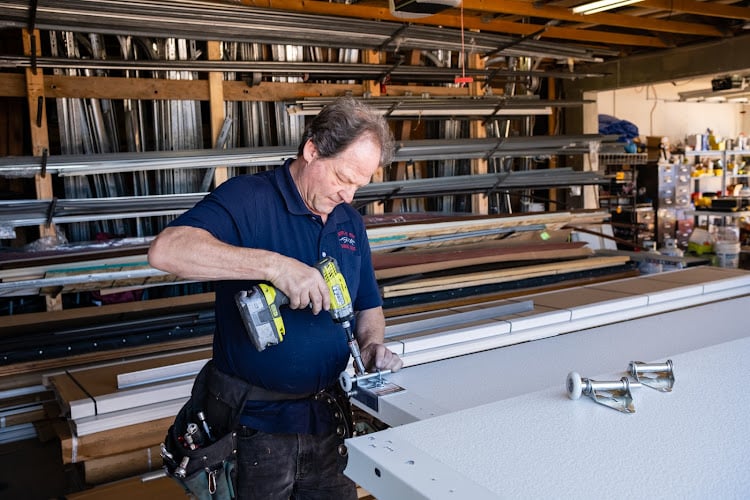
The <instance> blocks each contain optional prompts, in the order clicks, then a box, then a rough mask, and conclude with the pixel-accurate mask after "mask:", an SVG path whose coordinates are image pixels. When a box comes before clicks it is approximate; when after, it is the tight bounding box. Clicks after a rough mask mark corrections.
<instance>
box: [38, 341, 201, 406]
mask: <svg viewBox="0 0 750 500" xmlns="http://www.w3.org/2000/svg"><path fill="white" fill-rule="evenodd" d="M210 356H211V351H210V349H198V350H195V351H192V352H187V353H184V352H180V353H175V354H169V355H167V356H163V357H154V358H149V359H141V360H136V361H129V362H123V363H116V364H112V365H107V366H98V367H92V368H85V369H80V370H68V371H66V372H65V373H61V374H59V375H53V376H50V377H49V384H50V385H51V386H52V388H53V389H54V390H55V393H56V395H57V398H58V400H59V401H60V404H61V406H62V407H63V408H64V409H66V410H68V411H70V408H71V406H75V405H77V404H78V405H80V404H83V403H88V402H91V403H92V407H93V406H94V403H95V400H96V398H97V397H99V396H105V395H110V394H115V393H118V392H127V391H120V390H118V388H117V376H118V375H119V374H121V373H127V372H134V371H139V370H146V369H150V368H156V367H159V366H164V365H167V364H176V363H185V362H188V361H195V360H199V359H207V358H208V357H210ZM92 409H93V408H92ZM91 414H94V413H93V412H92V413H91Z"/></svg>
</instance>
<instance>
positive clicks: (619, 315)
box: [346, 268, 750, 499]
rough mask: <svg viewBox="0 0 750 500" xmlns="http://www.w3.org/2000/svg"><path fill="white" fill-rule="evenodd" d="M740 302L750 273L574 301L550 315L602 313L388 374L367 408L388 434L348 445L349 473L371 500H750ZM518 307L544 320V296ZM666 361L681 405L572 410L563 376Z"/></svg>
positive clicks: (694, 272) (693, 273)
mask: <svg viewBox="0 0 750 500" xmlns="http://www.w3.org/2000/svg"><path fill="white" fill-rule="evenodd" d="M601 287H604V288H601ZM592 289H593V291H592ZM604 289H606V290H608V291H609V292H611V293H614V292H615V291H618V292H619V293H621V294H622V296H621V297H619V298H617V299H615V298H613V297H612V296H611V295H607V294H605V293H604ZM594 292H598V293H594ZM748 293H750V273H747V272H745V271H739V270H727V269H718V268H697V269H688V270H682V271H675V272H670V273H661V274H658V275H648V276H642V277H638V278H632V279H626V280H620V281H616V282H611V283H606V284H601V285H595V286H592V287H580V288H578V289H572V290H568V291H567V294H566V295H565V301H567V304H568V305H567V306H566V305H561V306H560V308H559V310H558V313H564V312H565V311H568V312H570V317H571V318H572V317H575V316H576V315H578V316H580V315H581V314H582V313H581V311H583V310H584V308H588V311H589V312H592V311H597V309H596V308H597V307H599V309H598V312H593V313H591V314H589V315H588V316H587V320H586V323H580V324H581V325H583V326H582V327H581V328H579V329H574V330H572V329H571V328H570V326H569V325H568V326H565V325H566V323H565V322H561V323H559V324H558V326H557V327H556V328H557V330H559V331H558V333H555V331H554V330H555V328H553V326H554V324H555V322H552V324H551V325H549V324H548V325H546V326H545V325H539V326H537V327H536V328H537V329H544V328H546V329H547V330H546V331H545V332H544V334H541V333H539V335H538V338H536V339H533V340H532V341H526V340H522V341H520V342H519V343H513V341H512V339H511V338H510V337H512V335H513V332H512V329H511V331H510V332H508V333H504V334H502V335H505V336H506V338H505V340H504V342H505V344H504V345H502V346H500V347H496V348H490V349H486V350H476V351H475V352H472V353H463V354H462V355H459V356H455V357H448V358H445V359H440V360H437V361H432V362H427V363H421V364H416V365H412V366H408V367H407V368H404V369H403V370H401V371H400V372H398V373H395V374H389V375H387V376H386V377H387V381H388V382H389V383H391V384H395V385H397V386H399V387H401V388H403V389H404V390H402V391H400V392H396V393H393V394H388V395H384V396H381V397H380V398H378V405H377V409H373V408H372V407H367V406H365V405H362V404H361V403H360V406H362V407H363V408H364V409H365V410H367V411H368V412H370V413H372V414H373V415H375V416H377V417H378V418H381V419H382V420H383V421H384V422H385V423H387V424H388V425H391V428H389V429H386V430H384V431H380V432H377V433H372V434H367V435H364V436H359V437H356V438H353V439H349V440H348V441H347V446H348V449H349V465H348V467H347V470H346V474H347V475H349V476H350V477H351V478H352V479H353V480H354V481H356V482H357V483H358V484H360V485H362V487H364V488H365V489H367V490H368V491H370V492H371V493H372V494H373V495H374V496H375V497H377V498H379V499H388V498H397V499H408V498H435V499H440V498H451V499H455V498H462V499H463V498H471V499H481V498H625V497H634V496H654V495H657V496H661V497H669V498H747V497H748V496H750V472H748V471H750V455H748V453H747V450H748V449H750V434H749V433H748V425H747V414H748V413H750V395H749V394H748V392H747V391H745V390H744V389H742V385H743V383H744V381H745V380H748V379H749V378H750V366H748V363H747V359H746V358H747V357H748V355H750V331H748V329H747V327H746V326H745V325H744V323H745V322H744V320H743V316H744V312H745V311H747V310H748V308H749V307H750V296H749V295H748ZM582 297H583V298H582ZM584 298H585V299H584ZM644 298H645V302H643V300H644ZM525 299H530V300H532V301H534V310H537V309H540V311H541V310H542V309H543V314H546V315H550V314H551V313H550V309H549V308H550V307H552V306H551V305H550V304H551V300H550V294H540V295H539V296H530V297H525ZM558 299H560V300H562V297H558ZM563 302H564V301H563ZM586 302H588V304H585V303H586ZM605 302H606V304H605ZM543 303H544V304H546V305H545V306H542V304H543ZM668 303H671V304H672V306H671V307H668V306H667V305H666V304H668ZM618 304H619V305H618ZM658 304H661V306H660V310H658V311H657V310H656V309H653V310H652V311H653V313H649V314H646V313H645V312H646V311H648V308H649V307H654V306H656V305H658ZM576 311H578V312H576ZM539 313H540V312H539V311H537V312H536V313H535V311H530V312H527V313H524V314H525V316H524V317H526V318H530V317H532V318H533V317H534V315H535V314H539ZM597 317H598V321H597V320H596V319H597ZM582 319H583V318H580V317H579V321H580V320H582ZM510 321H511V322H512V319H511V320H510ZM597 322H598V323H599V324H598V325H597V324H596V323H597ZM517 334H520V331H519V332H517ZM533 337H534V335H533V334H532V333H530V332H529V331H525V332H524V333H523V336H522V337H520V338H523V339H532V338H533ZM406 358H407V359H408V358H409V356H408V355H406ZM666 359H671V360H672V362H673V365H674V373H675V378H676V382H675V387H674V391H673V392H669V393H661V392H658V391H656V390H654V389H651V388H648V387H637V388H634V389H633V400H634V404H635V408H636V412H635V413H632V414H626V413H621V412H618V411H616V410H613V409H611V408H608V407H606V406H603V405H600V404H597V403H596V402H595V401H594V400H593V399H591V398H589V397H585V396H584V397H582V398H581V399H578V400H571V399H569V398H568V395H567V391H566V385H565V383H566V376H567V374H568V373H569V372H571V371H576V372H579V373H580V374H581V376H583V377H588V378H591V379H595V380H619V379H620V378H621V377H623V376H626V375H627V370H628V365H629V363H630V362H631V361H644V362H663V361H664V360H666ZM355 398H356V396H355ZM355 401H356V400H355Z"/></svg>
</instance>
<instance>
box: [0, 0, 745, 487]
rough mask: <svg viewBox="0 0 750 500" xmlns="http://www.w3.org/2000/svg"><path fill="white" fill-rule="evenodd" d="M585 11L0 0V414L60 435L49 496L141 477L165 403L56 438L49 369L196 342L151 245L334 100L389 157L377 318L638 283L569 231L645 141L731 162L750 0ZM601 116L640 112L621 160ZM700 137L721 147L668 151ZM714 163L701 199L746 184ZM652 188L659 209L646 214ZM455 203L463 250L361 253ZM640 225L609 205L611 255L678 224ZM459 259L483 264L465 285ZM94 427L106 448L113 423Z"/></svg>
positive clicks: (196, 295) (189, 288)
mask: <svg viewBox="0 0 750 500" xmlns="http://www.w3.org/2000/svg"><path fill="white" fill-rule="evenodd" d="M581 3H583V2H581V1H580V0H560V1H550V2H546V1H533V2H531V1H521V0H508V1H503V2H486V1H480V0H466V1H464V2H462V3H460V2H455V1H449V0H445V1H432V2H420V1H411V2H409V1H405V2H398V1H397V2H395V4H394V2H393V0H391V2H390V3H389V2H388V1H385V0H362V1H359V2H356V1H351V2H323V1H310V0H307V1H301V0H277V1H276V0H275V1H270V0H268V1H242V2H229V3H220V2H181V1H163V2H156V1H140V2H138V1H131V2H126V3H123V2H117V1H114V0H91V1H81V0H74V1H68V2H65V3H64V4H62V5H59V3H58V2H54V1H52V0H39V1H33V2H27V1H14V0H11V1H7V2H4V3H3V4H2V5H1V6H0V28H2V29H0V38H1V39H2V43H1V44H0V46H2V49H0V50H1V51H2V52H1V53H0V115H2V120H0V153H1V154H2V158H0V238H1V239H0V315H1V316H2V317H0V324H3V325H4V326H3V328H2V336H1V337H2V338H1V339H0V340H1V342H2V346H1V347H0V349H2V353H0V364H1V365H2V366H0V375H1V376H2V384H1V385H2V387H3V388H4V389H5V390H6V392H5V393H4V397H3V399H2V401H1V402H2V408H3V411H4V412H5V413H4V415H6V416H5V417H3V418H4V419H6V420H4V422H6V423H5V424H4V425H3V430H4V431H13V432H14V433H15V434H11V433H5V439H6V441H7V442H9V443H13V442H16V440H17V439H20V438H24V437H25V438H29V437H33V436H36V437H35V439H37V438H39V437H41V438H43V439H47V440H49V441H50V442H53V443H57V446H60V447H61V448H62V456H63V458H62V460H60V459H59V457H57V461H58V462H60V465H61V466H62V465H65V466H66V467H69V469H70V470H71V471H73V470H75V471H78V472H80V477H81V478H82V479H81V480H80V481H79V482H75V481H73V482H71V483H69V484H66V485H65V487H66V488H67V489H68V490H69V491H70V490H73V489H81V490H83V489H84V486H91V485H94V484H100V483H104V482H108V481H111V480H114V479H121V478H123V477H127V476H129V475H132V474H135V473H137V472H141V471H143V470H145V469H148V468H153V469H158V464H156V463H155V462H151V461H150V460H147V459H146V458H145V457H146V456H147V453H146V452H147V451H148V453H151V450H152V447H153V446H155V445H157V444H158V440H157V441H154V440H155V439H158V438H159V436H160V435H161V434H163V429H162V427H163V425H164V423H165V422H166V419H164V418H162V419H161V420H153V421H151V422H152V423H151V425H145V426H143V427H141V428H139V430H138V432H139V433H140V434H139V435H141V437H142V438H141V439H139V440H137V441H136V442H134V443H131V444H130V445H128V446H120V445H118V446H107V447H102V446H100V445H97V444H88V445H87V446H90V449H91V450H94V449H96V452H93V451H92V452H86V453H90V454H89V455H87V454H86V453H83V452H81V450H80V449H79V450H78V453H76V454H75V456H73V455H72V454H70V453H67V451H66V450H68V448H67V447H68V446H71V444H70V443H73V442H75V440H76V439H77V437H76V436H75V433H73V434H71V429H70V428H69V427H68V424H69V421H70V402H71V401H76V399H75V396H74V395H72V394H70V393H66V390H69V389H63V388H62V387H63V382H61V381H59V380H58V385H55V382H54V380H55V379H54V378H51V377H50V374H52V373H55V372H59V371H63V370H72V369H75V368H80V367H83V366H89V365H92V364H95V363H112V360H114V359H136V358H138V357H139V356H146V355H149V356H152V355H156V354H159V353H161V354H166V353H174V352H181V351H182V350H185V349H187V350H193V349H197V350H198V351H200V350H202V349H205V348H206V346H207V345H209V344H210V332H211V327H212V321H213V319H212V317H211V312H210V300H211V285H210V284H208V283H183V282H179V281H178V280H177V279H176V278H175V277H170V276H163V275H159V274H158V273H153V272H152V271H153V270H149V269H148V266H146V265H144V260H143V256H144V254H145V249H146V247H147V245H148V241H149V239H150V238H151V237H152V236H153V235H154V234H156V233H157V232H158V230H159V229H160V228H162V227H163V226H164V225H165V224H166V223H167V222H168V221H169V220H170V219H171V218H172V217H173V216H174V214H176V213H179V212H180V211H182V210H185V209H186V208H188V207H189V206H191V205H192V204H193V203H195V201H197V199H199V197H200V196H201V193H204V192H206V191H208V190H210V189H211V188H212V187H213V186H215V185H216V184H218V183H220V182H222V181H223V180H225V179H226V178H228V177H229V176H232V175H239V174H243V173H250V172H254V171H257V170H259V169H264V168H272V167H273V166H275V165H278V164H279V163H280V162H281V160H282V159H283V158H285V157H288V156H290V155H292V154H293V152H294V150H295V149H296V145H297V141H298V138H299V135H300V132H301V129H302V127H303V125H304V122H305V119H306V118H307V117H308V116H310V115H311V114H314V113H315V112H316V110H317V109H319V108H320V106H322V105H324V104H325V102H326V100H327V99H330V98H332V97H335V96H337V95H341V94H345V93H349V94H352V95H354V96H357V97H362V98H365V99H367V100H368V101H370V102H372V103H373V105H376V106H379V107H380V108H381V109H382V110H383V112H384V113H386V114H387V116H388V117H389V120H390V121H391V123H392V124H393V130H394V134H395V135H396V137H397V139H398V141H399V150H398V151H397V157H396V161H395V162H394V164H393V165H392V166H391V167H390V168H388V169H386V170H384V171H383V172H381V173H379V175H378V178H377V179H375V182H373V184H371V185H370V186H368V188H367V189H363V190H361V191H360V193H358V197H357V199H356V200H355V203H356V204H357V205H358V206H359V207H361V209H362V211H363V213H364V214H366V215H367V217H368V227H369V228H371V231H372V235H371V239H372V240H373V242H375V245H374V246H375V247H376V251H377V253H380V256H379V258H380V259H381V261H380V263H379V266H380V268H379V279H380V281H381V283H382V287H383V293H384V297H385V299H386V305H387V312H388V316H389V318H398V317H399V316H401V315H406V314H410V313H414V312H415V311H425V310H433V311H439V310H441V309H442V308H444V307H446V304H447V301H449V300H461V301H469V300H470V299H469V297H470V298H471V300H473V301H477V302H481V301H489V300H494V299H498V298H502V297H507V296H511V295H512V294H519V293H525V291H526V290H539V289H540V287H542V288H543V287H551V286H554V287H565V286H576V285H579V284H581V283H584V282H586V281H587V280H589V281H590V280H608V279H615V278H618V277H623V276H633V275H635V274H637V273H638V266H637V264H638V261H637V260H629V259H628V258H627V257H625V258H623V257H622V255H620V256H619V257H617V258H615V257H611V256H609V257H606V258H610V259H615V260H614V261H607V263H603V262H602V261H601V260H599V261H596V262H600V263H601V264H600V265H594V264H593V261H592V259H603V258H605V257H602V256H601V255H599V254H595V253H594V252H593V251H591V250H588V249H583V248H582V247H581V244H580V242H573V241H570V240H571V234H573V233H574V232H576V229H580V230H584V229H586V228H589V229H591V228H592V227H593V228H596V231H603V229H602V228H601V224H602V223H604V224H605V225H606V223H608V222H610V221H611V218H612V214H613V213H614V212H618V213H620V214H622V213H625V214H628V213H629V211H633V212H634V211H635V209H636V208H637V205H638V204H639V203H640V202H643V201H644V200H642V199H636V197H635V196H636V195H631V194H628V193H625V195H623V193H622V191H621V188H617V187H614V188H613V180H614V179H615V178H616V176H617V175H618V173H619V174H621V175H624V176H625V180H626V181H631V182H632V183H633V184H635V186H636V187H637V176H636V177H633V176H632V173H633V172H638V171H639V169H648V168H651V169H652V170H653V169H656V168H657V163H658V161H659V158H660V156H659V155H660V152H661V150H660V145H661V144H663V142H662V139H663V138H666V139H667V142H668V144H669V147H670V149H669V151H668V153H669V156H670V157H673V159H674V161H675V162H678V163H679V162H683V161H684V162H685V163H687V164H689V165H691V168H692V165H693V164H695V163H696V161H697V163H698V164H700V162H701V158H705V157H708V159H709V160H710V161H711V162H712V163H711V164H712V166H714V167H715V166H716V161H717V160H722V161H723V162H724V165H723V166H724V167H727V165H726V163H728V161H727V160H728V159H730V158H729V156H727V155H728V153H725V152H722V150H721V149H718V148H719V147H726V146H727V144H730V147H735V146H737V144H739V143H740V141H741V139H742V137H743V136H744V133H746V132H747V131H748V130H750V126H749V125H750V122H749V121H748V120H749V119H748V117H747V114H746V110H747V108H748V104H747V102H748V98H749V97H750V88H748V84H749V83H750V8H749V7H748V2H747V0H739V1H731V0H730V1H705V2H698V1H690V0H682V1H680V2H676V1H666V0H642V1H640V2H637V3H632V4H629V5H625V6H617V7H615V8H613V9H612V10H607V11H603V12H599V13H594V14H588V15H583V14H579V13H576V12H573V10H572V8H573V7H575V6H577V5H578V4H581ZM600 114H606V115H612V116H614V117H617V118H618V119H621V120H625V121H628V122H631V123H633V124H635V125H637V127H638V128H639V133H638V135H639V139H640V141H641V142H642V144H643V146H644V147H646V149H642V150H640V151H638V152H636V153H628V152H626V151H625V149H624V143H623V142H619V141H618V137H617V136H610V135H601V134H599V120H598V116H599V115H600ZM708 129H710V130H711V131H712V134H710V135H712V137H713V140H714V141H715V142H716V147H717V149H715V150H713V151H711V152H709V153H706V154H702V155H692V156H687V157H685V156H682V155H681V154H682V153H684V152H685V149H684V147H685V146H689V147H688V151H689V149H690V148H692V147H695V141H696V137H697V136H702V135H706V136H708V135H709V134H708V133H707V130H708ZM725 139H729V140H730V141H731V142H730V143H727V142H724V140H725ZM720 143H721V146H720ZM745 149H747V148H745ZM731 159H732V160H736V159H735V158H731ZM716 171H717V173H714V172H713V171H712V172H711V177H713V179H712V180H706V182H707V183H708V184H709V185H710V186H711V188H710V189H711V190H714V191H716V190H719V189H721V188H726V187H727V186H726V184H727V183H730V184H731V183H732V180H731V179H728V178H727V177H726V175H727V174H730V175H735V174H736V175H738V176H739V175H742V172H741V171H739V170H736V171H731V170H730V169H729V168H724V169H716ZM717 174H718V175H717ZM645 177H646V176H644V178H645ZM737 178H740V177H737ZM700 182H703V181H700ZM722 183H723V184H722ZM691 187H694V186H691ZM618 190H619V191H618ZM707 190H708V189H707ZM613 192H615V195H613V194H612V193H613ZM607 196H614V197H615V199H616V201H614V202H612V201H608V202H607V203H602V200H605V199H607ZM651 202H652V203H653V204H655V205H657V206H653V207H652V208H653V209H654V213H655V216H656V213H657V211H658V209H659V208H663V207H659V206H658V200H657V197H656V196H652V197H651ZM540 211H541V212H543V214H542V213H540ZM670 217H672V218H670ZM677 217H678V219H679V218H680V217H684V218H685V219H686V220H687V219H690V223H691V224H692V219H693V217H692V216H686V215H684V214H678V216H677ZM457 218H458V219H459V220H461V221H462V226H464V227H465V228H468V229H462V230H465V231H467V232H468V233H469V234H464V235H462V234H460V231H459V230H456V229H448V230H447V231H449V232H451V235H452V237H453V239H454V240H455V241H454V243H455V244H456V245H458V246H457V247H456V248H461V249H462V251H464V252H466V251H468V248H472V247H476V246H477V241H478V239H480V238H481V236H478V235H477V234H476V233H475V232H474V230H479V229H478V227H475V225H476V226H480V225H481V224H485V223H486V221H491V222H492V223H493V224H495V225H494V226H493V231H494V232H495V233H494V234H495V236H493V237H492V238H490V241H489V242H487V241H483V242H482V243H481V245H479V246H480V249H481V252H480V253H478V254H477V255H476V256H474V255H473V254H472V257H471V258H470V259H469V258H467V254H466V253H464V254H463V258H464V259H465V260H464V261H462V262H461V263H456V262H452V263H451V262H450V260H449V257H448V256H446V255H437V256H433V258H434V259H435V262H437V263H432V264H431V265H432V267H430V268H425V269H424V270H420V272H419V276H415V274H414V273H407V271H406V270H405V269H404V268H406V267H410V266H413V264H409V262H410V261H408V260H407V257H409V256H408V255H407V256H405V255H404V254H405V253H406V254H408V253H413V254H415V255H411V256H410V257H415V258H417V259H420V262H424V259H425V252H431V253H433V254H438V253H440V252H439V251H438V250H436V249H434V248H421V247H420V246H419V244H416V243H415V244H414V245H413V246H408V248H407V250H408V251H407V252H404V247H403V246H402V247H398V249H399V250H400V252H395V251H394V248H390V247H387V246H382V247H381V248H377V242H378V240H377V236H378V235H383V238H386V235H389V234H393V233H396V232H397V233H398V234H400V235H401V237H404V238H406V239H418V238H420V237H424V234H420V235H416V234H414V235H412V234H410V233H409V231H410V227H412V225H413V224H414V223H415V222H425V221H429V222H430V223H434V224H435V225H439V224H451V223H452V221H455V219H457ZM658 220H662V221H667V222H668V223H669V222H672V223H673V222H674V221H675V219H674V214H669V215H667V216H665V215H664V214H662V215H661V219H658V218H657V224H655V225H653V227H651V228H650V229H649V228H644V227H642V226H643V224H642V222H641V221H638V220H629V221H626V222H625V223H626V225H628V228H627V229H626V230H623V231H620V232H619V233H617V232H616V233H615V234H616V235H617V236H618V240H619V241H618V244H620V245H621V249H625V250H633V249H640V248H641V246H642V245H643V242H644V239H648V238H653V239H656V240H657V243H658V244H659V245H661V244H663V242H664V236H665V235H668V236H675V237H676V236H679V235H678V234H677V232H678V230H679V228H672V229H671V230H670V229H668V228H667V229H665V228H664V226H663V225H662V226H659V224H658ZM466 221H470V222H466ZM652 222H653V221H652ZM691 227H692V226H691ZM438 231H440V232H442V233H441V234H444V233H445V231H446V229H445V228H444V227H442V226H439V229H438ZM596 231H594V232H596ZM669 231H671V232H669ZM498 234H500V235H502V237H498V236H497V235H498ZM541 234H544V235H545V238H546V239H542V238H540V235H541ZM577 234H579V236H580V235H581V234H583V233H582V232H578V233H577ZM430 236H433V235H430ZM686 238H687V236H685V237H684V238H683V239H682V240H681V241H680V243H681V244H682V246H683V247H684V248H686V247H687V239H686ZM678 240H679V238H678ZM610 241H611V240H610ZM94 242H96V243H94ZM587 248H588V247H587ZM488 255H493V256H494V257H492V258H490V257H488ZM498 256H503V258H500V257H498ZM618 259H619V260H618ZM543 265H544V266H547V268H545V269H546V270H545V271H544V272H542V271H540V269H539V267H538V266H543ZM576 265H581V266H583V267H585V268H586V270H583V269H579V268H577V267H576ZM597 266H598V269H599V271H595V270H593V268H597ZM480 272H481V273H485V274H486V273H495V274H494V275H493V276H495V277H494V278H492V280H490V281H491V283H490V284H486V282H482V283H483V284H481V285H480V284H476V285H465V284H464V283H466V282H467V278H468V277H469V276H470V275H473V274H474V273H480ZM92 273H100V274H98V276H94V277H91V275H92ZM498 273H499V276H500V277H497V276H498ZM513 273H515V274H513ZM539 273H542V274H541V276H542V277H541V278H540V277H538V276H540V274H539ZM511 274H513V276H514V277H513V278H510V277H509V276H510V275H511ZM553 274H554V275H556V276H558V277H557V278H552V277H551V276H552V275H553ZM532 275H533V276H536V277H535V278H533V277H532ZM418 278H419V279H418ZM426 278H431V279H439V280H440V282H439V284H432V283H426V282H425V281H420V280H421V279H426ZM483 278H484V276H483ZM493 280H494V281H493ZM430 287H433V288H430ZM391 321H392V319H391ZM92 324H96V327H93V326H92ZM181 355H182V354H181ZM121 369H122V368H118V370H121ZM29 388H33V390H32V389H29ZM102 390H104V389H102ZM19 398H20V399H19ZM154 422H156V423H154ZM66 428H67V430H65V429H66ZM108 432H109V433H110V434H107V436H106V439H107V442H110V440H114V441H117V440H118V437H121V436H122V435H126V434H127V433H128V432H132V429H129V430H123V429H116V430H114V431H108ZM118 433H119V434H118ZM96 434H99V433H96ZM96 434H94V435H96ZM105 434H106V433H105ZM80 439H83V437H81V438H80ZM103 439H104V438H103ZM80 442H81V443H83V442H84V441H80ZM99 444H100V443H99ZM81 446H83V445H81ZM68 451H69V450H68ZM66 453H67V454H66ZM156 455H158V452H156V453H155V455H154V456H156ZM124 464H127V465H124Z"/></svg>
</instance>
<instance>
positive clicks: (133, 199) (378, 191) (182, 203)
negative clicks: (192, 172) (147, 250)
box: [0, 168, 610, 231]
mask: <svg viewBox="0 0 750 500" xmlns="http://www.w3.org/2000/svg"><path fill="white" fill-rule="evenodd" d="M609 182H610V179H608V178H606V177H605V176H603V175H599V174H598V173H597V172H575V171H573V170H571V169H568V168H556V169H549V170H532V171H528V172H510V173H503V174H483V175H457V176H450V177H437V178H431V179H416V180H405V181H391V182H380V183H375V184H369V185H367V186H364V187H363V188H361V189H359V191H357V194H356V195H355V196H354V203H355V205H359V204H364V203H371V202H375V201H381V200H384V199H392V198H409V197H430V196H443V195H456V194H471V193H484V194H490V193H494V192H505V191H509V190H518V189H525V188H549V187H566V186H581V185H592V184H608V183H609ZM206 194H207V193H190V194H176V195H153V196H129V197H119V198H86V199H60V200H53V201H50V200H18V201H0V229H3V228H5V231H8V230H9V229H8V228H12V227H22V226H34V225H39V224H52V223H55V224H60V223H70V222H85V221H93V220H103V219H107V220H111V219H119V218H126V217H146V216H154V215H175V214H180V213H182V212H184V211H185V210H187V209H189V208H191V207H192V206H193V205H195V204H196V203H197V202H198V201H199V200H201V199H202V198H203V197H204V196H205V195H206Z"/></svg>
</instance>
